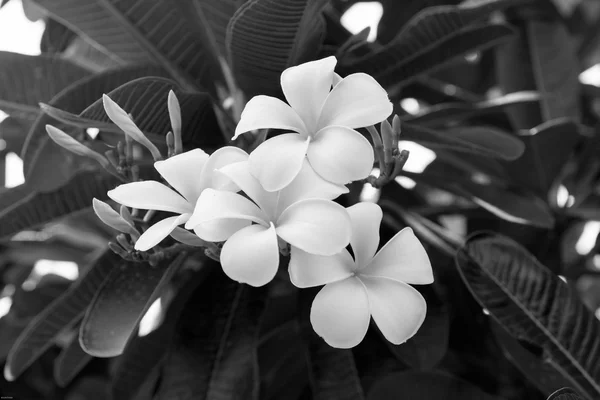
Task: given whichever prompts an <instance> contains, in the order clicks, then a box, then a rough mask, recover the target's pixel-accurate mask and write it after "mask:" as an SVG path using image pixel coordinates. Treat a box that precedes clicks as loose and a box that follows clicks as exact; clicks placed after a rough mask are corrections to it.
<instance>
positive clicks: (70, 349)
mask: <svg viewBox="0 0 600 400" xmlns="http://www.w3.org/2000/svg"><path fill="white" fill-rule="evenodd" d="M92 359H93V357H92V356H90V355H89V354H87V353H86V352H85V351H83V349H82V348H81V346H80V345H79V340H78V339H77V335H75V336H74V337H73V340H71V342H70V343H69V345H68V346H67V347H65V348H64V349H63V350H62V351H61V352H60V354H59V356H58V357H57V358H56V360H54V380H55V381H56V383H57V384H58V386H60V387H65V386H67V385H68V384H69V383H71V381H73V379H74V378H75V377H76V376H77V375H78V374H79V372H81V370H82V369H83V368H85V366H86V365H87V364H88V363H89V362H90V361H92Z"/></svg>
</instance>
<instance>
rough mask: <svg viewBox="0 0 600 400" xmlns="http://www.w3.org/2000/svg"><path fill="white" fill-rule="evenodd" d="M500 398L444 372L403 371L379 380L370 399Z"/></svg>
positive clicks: (478, 399) (458, 399)
mask: <svg viewBox="0 0 600 400" xmlns="http://www.w3.org/2000/svg"><path fill="white" fill-rule="evenodd" d="M398 398H406V399H410V400H433V399H444V400H495V399H496V400H500V399H498V398H497V397H494V396H492V395H490V394H487V393H485V392H483V391H482V390H481V389H479V388H478V387H476V386H473V385H472V384H470V383H468V382H466V381H463V380H461V379H459V378H456V377H454V376H452V375H446V374H445V373H440V372H416V371H410V372H399V373H395V374H391V375H388V376H386V377H385V378H382V379H380V380H379V381H378V382H376V383H375V384H374V385H373V387H372V388H371V390H370V391H369V396H368V400H396V399H398Z"/></svg>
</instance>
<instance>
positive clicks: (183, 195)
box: [108, 146, 248, 251]
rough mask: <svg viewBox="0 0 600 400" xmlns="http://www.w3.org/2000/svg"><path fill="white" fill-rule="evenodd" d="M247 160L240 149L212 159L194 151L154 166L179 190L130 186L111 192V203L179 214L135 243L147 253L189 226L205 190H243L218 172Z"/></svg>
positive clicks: (142, 184) (224, 150) (147, 183)
mask: <svg viewBox="0 0 600 400" xmlns="http://www.w3.org/2000/svg"><path fill="white" fill-rule="evenodd" d="M247 158H248V154H247V153H246V152H244V151H243V150H240V149H238V148H237V147H231V146H228V147H223V148H221V149H219V150H217V151H215V152H214V153H213V154H212V155H211V156H209V155H208V154H206V153H205V152H204V151H202V150H200V149H194V150H190V151H188V152H185V153H181V154H178V155H176V156H173V157H171V158H169V159H167V160H164V161H157V162H155V163H154V167H155V168H156V170H157V171H158V172H159V173H160V175H161V176H162V177H163V178H164V179H165V181H167V183H169V185H171V186H172V187H173V189H175V190H173V189H171V188H170V187H168V186H167V185H164V184H162V183H160V182H157V181H141V182H133V183H126V184H124V185H120V186H117V187H116V188H115V189H113V190H111V191H109V192H108V196H109V197H110V198H111V199H113V200H114V201H116V202H117V203H121V204H123V205H125V206H127V207H133V208H139V209H142V210H157V211H167V212H172V213H175V214H177V215H175V216H172V217H167V218H165V219H163V220H161V221H159V222H157V223H155V224H154V225H152V226H151V227H150V228H148V229H147V230H146V231H145V232H144V233H143V234H142V235H141V236H140V238H139V239H138V240H137V242H136V243H135V249H136V250H140V251H146V250H148V249H150V248H151V247H153V246H156V245H157V244H158V243H160V242H161V241H162V240H163V239H164V238H166V237H167V236H169V234H171V232H173V230H174V229H175V228H176V227H177V226H179V225H182V224H185V223H186V222H187V221H188V220H189V219H190V217H191V216H192V213H193V211H194V207H195V206H196V201H197V200H198V197H200V193H202V191H204V190H205V189H207V188H214V189H220V190H232V191H237V190H239V189H238V187H237V186H236V185H235V184H233V183H232V182H231V181H230V180H229V179H228V178H227V177H226V176H224V175H222V174H220V173H218V172H216V170H217V169H219V168H221V167H223V166H225V165H228V164H230V163H235V162H240V161H244V160H246V159H247ZM240 227H242V225H241V224H240V223H238V224H237V225H236V224H235V223H233V224H232V225H231V226H230V228H231V229H232V230H233V231H235V230H237V229H239V228H240ZM196 228H197V230H198V231H202V230H204V229H208V230H210V226H208V225H206V224H199V225H198V226H197V227H196ZM232 233H233V232H232ZM217 239H218V238H217Z"/></svg>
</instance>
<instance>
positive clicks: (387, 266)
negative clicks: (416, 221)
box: [289, 203, 433, 349]
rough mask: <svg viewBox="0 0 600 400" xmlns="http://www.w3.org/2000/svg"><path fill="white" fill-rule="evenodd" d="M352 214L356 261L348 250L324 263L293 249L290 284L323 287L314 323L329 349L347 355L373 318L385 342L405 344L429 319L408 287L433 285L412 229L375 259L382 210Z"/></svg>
mask: <svg viewBox="0 0 600 400" xmlns="http://www.w3.org/2000/svg"><path fill="white" fill-rule="evenodd" d="M348 213H349V214H350V218H351V220H352V238H351V240H350V245H351V246H352V251H353V253H354V257H352V256H351V255H350V253H349V252H348V251H347V250H346V249H344V250H343V251H342V252H341V253H339V254H336V255H334V256H332V257H322V256H318V255H314V254H309V253H307V252H306V251H305V250H304V249H299V248H296V247H292V251H291V259H290V265H289V273H290V279H291V281H292V283H293V284H294V285H296V286H298V287H300V288H306V287H313V286H320V285H325V287H324V288H323V289H321V291H320V292H319V293H318V294H317V296H316V297H315V299H314V302H313V304H312V309H311V313H310V321H311V324H312V326H313V328H314V330H315V332H316V333H317V334H318V335H319V336H321V337H322V338H323V339H324V340H325V341H326V342H327V343H328V344H329V345H330V346H332V347H337V348H344V349H345V348H350V347H354V346H356V345H357V344H359V343H360V342H361V341H362V339H363V338H364V336H365V334H366V333H367V329H368V327H369V321H370V319H371V316H373V320H374V321H375V323H376V324H377V326H378V327H379V330H380V331H381V333H382V334H383V335H384V336H385V338H386V339H387V340H389V341H390V342H392V343H394V344H400V343H404V342H405V341H406V340H408V339H409V338H411V337H412V336H413V335H414V334H415V333H416V332H417V330H418V329H419V327H420V326H421V324H422V323H423V320H424V319H425V313H426V310H427V305H426V303H425V299H424V298H423V296H421V294H420V293H419V292H418V291H417V290H415V289H414V288H412V287H411V286H409V285H408V284H413V285H425V284H430V283H432V282H433V272H432V270H431V264H430V262H429V257H428V256H427V253H426V252H425V249H424V248H423V246H422V245H421V243H420V242H419V240H418V239H417V238H416V237H415V235H414V234H413V232H412V229H410V228H405V229H403V230H401V231H400V232H398V234H396V235H395V236H394V237H393V238H392V239H390V241H389V242H388V243H387V244H386V245H385V246H383V248H381V250H379V252H377V254H375V252H376V251H377V246H378V245H379V224H380V222H381V219H382V212H381V208H380V207H379V206H378V205H377V204H374V203H358V204H355V205H354V206H352V207H349V208H348Z"/></svg>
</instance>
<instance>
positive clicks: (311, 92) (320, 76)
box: [281, 56, 337, 132]
mask: <svg viewBox="0 0 600 400" xmlns="http://www.w3.org/2000/svg"><path fill="white" fill-rule="evenodd" d="M336 64H337V60H336V59H335V57H333V56H331V57H327V58H323V59H321V60H316V61H311V62H307V63H304V64H300V65H298V66H295V67H291V68H288V69H286V70H285V71H283V73H282V74H281V88H282V89H283V94H284V95H285V98H286V100H287V101H288V103H290V105H291V106H292V108H293V109H294V110H296V112H297V113H298V114H299V115H300V117H302V120H303V121H304V123H305V124H306V127H307V128H308V130H309V132H316V126H317V120H318V119H319V115H320V114H321V108H322V107H323V104H324V103H325V99H326V98H327V95H328V94H329V90H330V88H331V84H332V82H333V70H334V69H335V65H336Z"/></svg>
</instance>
